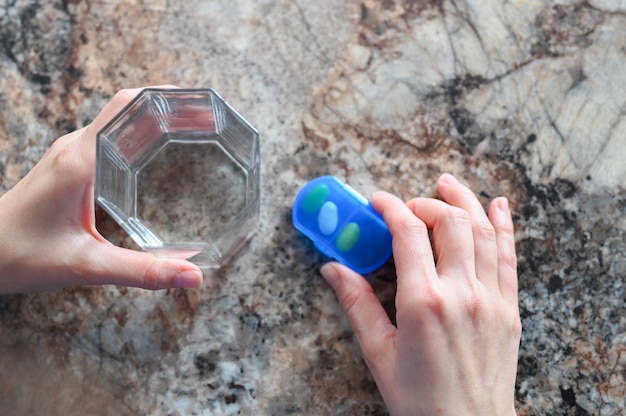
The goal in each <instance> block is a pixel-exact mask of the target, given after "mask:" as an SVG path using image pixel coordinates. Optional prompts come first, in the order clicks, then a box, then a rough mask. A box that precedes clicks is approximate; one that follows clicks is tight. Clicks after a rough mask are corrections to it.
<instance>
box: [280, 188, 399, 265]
mask: <svg viewBox="0 0 626 416" xmlns="http://www.w3.org/2000/svg"><path fill="white" fill-rule="evenodd" d="M292 220H293V224H294V226H295V227H296V229H298V230H299V231H300V232H301V233H302V234H304V235H305V236H306V237H308V238H310V239H311V240H312V241H313V243H314V245H315V247H316V248H317V249H318V250H320V251H321V252H322V253H323V254H324V255H326V256H328V257H332V258H334V259H336V260H337V261H339V262H340V263H343V264H345V265H346V266H348V267H350V268H351V269H352V270H354V271H356V272H357V273H361V274H365V273H370V272H373V271H374V270H376V269H378V268H380V267H381V266H382V265H384V264H385V263H386V262H387V260H389V257H390V256H391V234H390V233H389V229H388V228H387V225H386V224H385V221H384V220H383V218H382V217H381V216H380V214H378V212H376V210H374V208H373V207H372V205H371V204H370V202H369V201H368V200H367V199H366V198H364V197H363V196H362V195H361V194H359V193H358V192H357V191H355V190H354V189H353V188H351V187H350V186H348V185H346V184H344V183H343V182H341V181H340V180H339V179H337V178H336V177H334V176H321V177H319V178H316V179H313V180H312V181H310V182H309V183H307V184H306V185H305V186H304V187H303V188H302V189H301V190H300V192H299V193H298V195H297V196H296V199H295V201H294V205H293V211H292Z"/></svg>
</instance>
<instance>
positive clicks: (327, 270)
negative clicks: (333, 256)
mask: <svg viewBox="0 0 626 416" xmlns="http://www.w3.org/2000/svg"><path fill="white" fill-rule="evenodd" d="M320 273H322V277H324V280H326V283H328V284H329V285H330V287H332V288H333V290H334V289H337V286H339V272H337V269H336V268H335V266H333V265H332V264H325V265H324V266H322V268H321V270H320Z"/></svg>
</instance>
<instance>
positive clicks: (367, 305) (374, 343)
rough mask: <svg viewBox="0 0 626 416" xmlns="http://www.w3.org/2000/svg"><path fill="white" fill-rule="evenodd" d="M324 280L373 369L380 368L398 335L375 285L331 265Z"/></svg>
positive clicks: (329, 264) (322, 270) (326, 267)
mask: <svg viewBox="0 0 626 416" xmlns="http://www.w3.org/2000/svg"><path fill="white" fill-rule="evenodd" d="M320 272H321V273H322V276H323V277H324V279H325V280H326V281H327V282H328V284H329V285H330V286H331V287H332V288H333V289H334V290H335V295H336V296H337V299H338V300H339V304H340V305H341V309H343V311H344V313H345V314H346V316H347V317H348V320H349V321H350V325H351V326H352V329H353V330H354V333H355V335H356V337H357V339H358V340H359V345H360V346H361V350H362V352H363V356H364V358H365V360H366V362H367V365H368V366H369V367H370V369H371V370H372V371H373V372H375V371H374V369H373V367H372V365H374V366H375V365H380V364H381V362H382V361H383V357H385V356H389V346H390V341H392V340H393V339H394V338H395V336H396V333H397V329H396V327H395V326H394V325H393V324H392V323H391V321H390V320H389V317H388V316H387V313H386V312H385V310H384V309H383V306H382V305H381V303H380V301H379V300H378V298H377V297H376V295H375V294H374V290H373V289H372V286H370V284H369V283H368V282H367V281H366V280H365V279H364V278H363V276H361V275H359V274H358V273H355V272H354V271H352V270H350V269H349V268H347V267H346V266H344V265H342V264H339V263H334V262H333V263H328V264H326V265H324V266H323V267H322V269H321V270H320Z"/></svg>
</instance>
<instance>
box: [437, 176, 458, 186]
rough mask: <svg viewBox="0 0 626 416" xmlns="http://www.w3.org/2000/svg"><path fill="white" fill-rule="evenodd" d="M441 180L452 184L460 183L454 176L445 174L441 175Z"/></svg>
mask: <svg viewBox="0 0 626 416" xmlns="http://www.w3.org/2000/svg"><path fill="white" fill-rule="evenodd" d="M441 180H442V181H444V182H446V183H450V184H453V183H458V182H459V181H458V180H457V179H456V178H455V177H454V176H453V175H451V174H449V173H444V174H443V175H441Z"/></svg>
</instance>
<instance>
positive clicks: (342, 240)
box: [335, 222, 361, 253]
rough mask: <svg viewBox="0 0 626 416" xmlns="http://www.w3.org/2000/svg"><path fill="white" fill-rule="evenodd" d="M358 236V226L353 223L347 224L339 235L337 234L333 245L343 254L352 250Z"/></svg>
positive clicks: (359, 230)
mask: <svg viewBox="0 0 626 416" xmlns="http://www.w3.org/2000/svg"><path fill="white" fill-rule="evenodd" d="M360 235H361V228H360V227H359V225H358V224H357V223H355V222H351V223H348V225H346V226H345V227H344V229H343V230H341V233H339V236H338V237H337V241H336V242H335V245H336V246H337V249H338V250H339V251H342V252H344V253H345V252H346V251H350V250H352V248H353V247H354V245H355V244H356V242H357V241H358V240H359V236H360Z"/></svg>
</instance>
